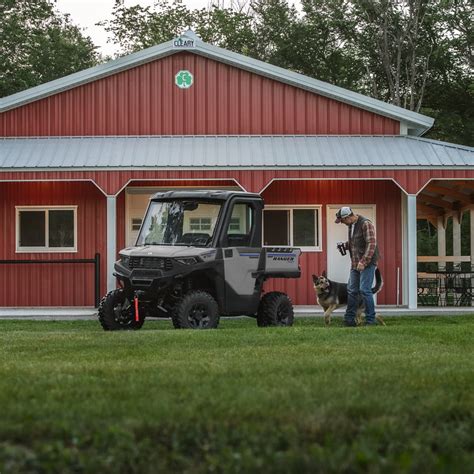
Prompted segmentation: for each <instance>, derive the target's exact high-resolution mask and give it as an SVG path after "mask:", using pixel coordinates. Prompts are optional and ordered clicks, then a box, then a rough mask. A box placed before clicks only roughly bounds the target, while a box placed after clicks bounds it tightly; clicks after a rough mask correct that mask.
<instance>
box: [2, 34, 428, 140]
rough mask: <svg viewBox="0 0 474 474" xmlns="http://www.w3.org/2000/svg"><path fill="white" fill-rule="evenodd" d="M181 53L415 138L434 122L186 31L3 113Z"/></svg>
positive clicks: (19, 100)
mask: <svg viewBox="0 0 474 474" xmlns="http://www.w3.org/2000/svg"><path fill="white" fill-rule="evenodd" d="M180 51H188V52H191V53H194V54H198V55H201V56H204V57H208V58H210V59H214V60H216V61H220V62H222V63H225V64H229V65H231V66H234V67H237V68H240V69H244V70H247V71H249V72H252V73H255V74H259V75H262V76H265V77H268V78H270V79H274V80H277V81H280V82H284V83H286V84H290V85H292V86H295V87H299V88H302V89H305V90H307V91H310V92H314V93H317V94H320V95H322V96H325V97H329V98H332V99H335V100H338V101H340V102H344V103H346V104H349V105H352V106H355V107H360V108H362V109H364V110H368V111H370V112H374V113H377V114H380V115H382V116H384V117H390V118H392V119H395V120H399V121H401V122H403V123H406V124H407V127H408V128H409V129H412V130H413V133H414V134H416V135H422V134H423V133H425V132H426V131H427V130H429V129H430V128H431V127H432V126H433V123H434V119H432V118H431V117H427V116H426V115H422V114H419V113H416V112H411V111H409V110H407V109H404V108H402V107H397V106H395V105H392V104H388V103H386V102H383V101H380V100H377V99H373V98H372V97H367V96H365V95H362V94H358V93H356V92H352V91H350V90H348V89H343V88H342V87H338V86H334V85H332V84H328V83H327V82H323V81H319V80H317V79H313V78H310V77H308V76H304V75H303V74H298V73H296V72H292V71H289V70H287V69H283V68H280V67H277V66H273V65H271V64H267V63H265V62H263V61H258V60H257V59H252V58H249V57H248V56H244V55H242V54H237V53H233V52H231V51H228V50H226V49H223V48H218V47H217V46H213V45H211V44H208V43H205V42H204V41H202V40H201V39H199V37H198V36H196V34H195V33H194V32H192V31H187V32H186V33H185V34H184V35H182V36H181V37H179V38H176V39H174V40H171V41H168V42H166V43H162V44H160V45H157V46H152V47H151V48H147V49H144V50H142V51H139V52H136V53H133V54H129V55H128V56H124V57H121V58H118V59H115V60H113V61H109V62H107V63H105V64H100V65H99V66H95V67H92V68H89V69H85V70H84V71H80V72H76V73H74V74H71V75H69V76H66V77H63V78H60V79H56V80H54V81H51V82H47V83H46V84H41V85H39V86H36V87H32V88H30V89H27V90H25V91H22V92H18V93H16V94H13V95H10V96H8V97H5V98H3V99H0V112H5V111H7V110H10V109H13V108H16V107H20V106H22V105H25V104H28V103H30V102H33V101H36V100H40V99H43V98H45V97H48V96H51V95H53V94H58V93H60V92H63V91H66V90H68V89H72V88H74V87H78V86H81V85H83V84H87V83H89V82H92V81H96V80H98V79H101V78H104V77H107V76H110V75H112V74H117V73H119V72H122V71H125V70H127V69H130V68H133V67H137V66H140V65H142V64H146V63H148V62H151V61H155V60H157V59H160V58H163V57H165V56H169V55H171V54H175V53H177V52H180Z"/></svg>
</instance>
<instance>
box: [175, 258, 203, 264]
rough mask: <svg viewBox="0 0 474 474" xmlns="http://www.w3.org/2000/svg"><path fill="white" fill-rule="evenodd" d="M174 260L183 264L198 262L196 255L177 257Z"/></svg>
mask: <svg viewBox="0 0 474 474" xmlns="http://www.w3.org/2000/svg"><path fill="white" fill-rule="evenodd" d="M176 260H177V261H178V262H179V263H182V264H183V265H194V264H195V263H198V259H197V258H196V257H183V258H177V259H176Z"/></svg>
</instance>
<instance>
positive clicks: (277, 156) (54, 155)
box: [0, 135, 474, 171]
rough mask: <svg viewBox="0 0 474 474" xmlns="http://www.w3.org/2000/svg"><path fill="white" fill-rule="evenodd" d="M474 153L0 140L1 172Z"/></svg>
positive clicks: (246, 143)
mask: <svg viewBox="0 0 474 474" xmlns="http://www.w3.org/2000/svg"><path fill="white" fill-rule="evenodd" d="M473 166H474V148H470V147H463V146H460V145H453V144H450V143H443V142H437V141H434V140H426V139H422V138H415V137H407V136H336V135H333V136H300V135H290V136H254V135H252V136H149V137H148V136H138V137H60V138H3V139H0V171H6V170H40V169H55V170H64V169H81V170H83V169H124V168H127V169H140V168H141V169H162V168H166V169H183V168H191V169H193V168H194V169H228V168H232V169H265V168H272V169H275V168H286V169H288V168H298V169H301V168H307V169H308V168H310V169H315V168H324V169H328V168H333V169H337V168H344V169H351V168H352V169H354V168H357V169H360V168H371V169H373V168H399V167H401V168H412V167H417V168H432V167H439V168H453V167H473Z"/></svg>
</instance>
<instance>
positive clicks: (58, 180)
mask: <svg viewBox="0 0 474 474" xmlns="http://www.w3.org/2000/svg"><path fill="white" fill-rule="evenodd" d="M5 170H6V168H5ZM0 171H1V172H2V173H3V171H4V169H3V168H2V169H0ZM30 171H33V172H34V170H30ZM44 171H47V170H44ZM50 171H53V172H54V171H58V170H54V169H52V168H51V169H50ZM76 171H79V170H77V169H76ZM13 172H15V173H23V172H24V171H23V170H21V171H18V169H16V170H14V171H13ZM64 181H67V182H68V183H71V182H73V183H75V182H82V183H92V184H93V185H94V186H95V187H96V188H97V189H98V190H99V191H100V192H101V193H102V194H103V195H104V196H107V194H106V193H105V191H104V190H103V189H102V188H101V187H100V186H99V185H98V184H97V183H96V182H95V181H94V180H93V179H90V178H85V179H79V178H78V179H75V178H70V179H65V178H53V179H19V178H15V179H0V183H50V182H51V183H56V182H64Z"/></svg>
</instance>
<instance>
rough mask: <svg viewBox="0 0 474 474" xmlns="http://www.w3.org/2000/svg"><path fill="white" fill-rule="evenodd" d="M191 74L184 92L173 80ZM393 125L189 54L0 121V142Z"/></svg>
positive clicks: (389, 129)
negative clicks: (6, 139) (24, 138)
mask: <svg viewBox="0 0 474 474" xmlns="http://www.w3.org/2000/svg"><path fill="white" fill-rule="evenodd" d="M181 69H187V70H189V71H191V72H192V73H193V75H194V84H193V86H192V87H191V88H190V89H184V90H183V89H179V88H178V87H176V86H175V84H174V76H175V74H176V73H177V72H178V71H179V70H181ZM399 131H400V130H399V122H398V121H396V120H392V119H389V118H386V117H382V116H380V115H377V114H373V113H371V112H367V111H364V110H362V109H359V108H356V107H352V106H349V105H346V104H343V103H341V102H337V101H335V100H333V99H328V98H325V97H322V96H320V95H317V94H314V93H311V92H307V91H304V90H302V89H299V88H297V87H293V86H290V85H287V84H283V83H281V82H277V81H274V80H271V79H268V78H265V77H262V76H258V75H256V74H253V73H250V72H247V71H244V70H241V69H237V68H235V67H232V66H228V65H226V64H222V63H219V62H216V61H214V60H211V59H207V58H204V57H201V56H197V55H195V54H192V53H177V54H174V55H172V56H168V57H166V58H163V59H160V60H157V61H154V62H151V63H148V64H145V65H142V66H139V67H136V68H134V69H130V70H128V71H124V72H121V73H118V74H115V75H113V76H110V77H107V78H104V79H99V80H97V81H94V82H92V83H90V84H86V85H84V86H80V87H76V88H74V89H71V90H68V91H65V92H62V93H59V94H55V95H53V96H51V97H48V98H45V99H42V100H38V101H36V102H33V103H30V104H27V105H25V106H23V107H19V108H17V109H13V110H10V111H7V112H5V113H3V114H1V115H0V134H1V136H70V135H74V136H77V135H226V134H230V135H246V134H251V135H260V134H274V135H279V134H291V135H293V134H309V135H311V134H331V135H333V134H354V135H360V134H362V135H372V134H388V135H394V134H395V135H397V134H399Z"/></svg>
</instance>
